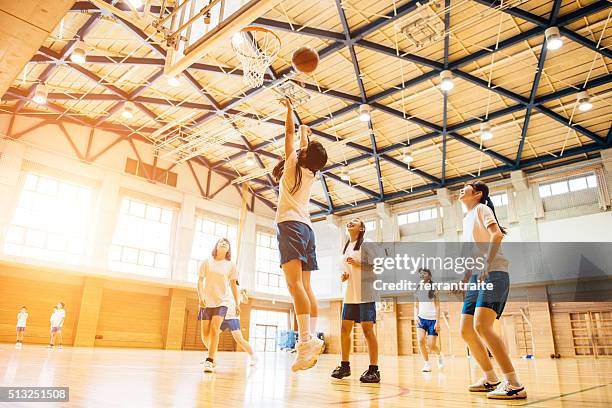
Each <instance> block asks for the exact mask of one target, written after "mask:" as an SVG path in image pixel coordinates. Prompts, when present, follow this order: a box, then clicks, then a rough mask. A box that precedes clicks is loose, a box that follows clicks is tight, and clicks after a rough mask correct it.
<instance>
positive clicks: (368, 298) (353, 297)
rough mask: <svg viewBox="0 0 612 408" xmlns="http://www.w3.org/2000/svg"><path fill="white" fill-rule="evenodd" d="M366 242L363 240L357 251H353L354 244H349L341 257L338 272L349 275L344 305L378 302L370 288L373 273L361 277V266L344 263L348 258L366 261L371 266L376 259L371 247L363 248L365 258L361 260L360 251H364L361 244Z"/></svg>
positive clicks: (371, 287)
mask: <svg viewBox="0 0 612 408" xmlns="http://www.w3.org/2000/svg"><path fill="white" fill-rule="evenodd" d="M366 242H370V241H368V240H364V241H363V243H362V245H361V247H360V248H359V249H358V250H355V244H356V242H349V244H348V247H346V252H345V253H344V254H343V255H342V263H341V265H340V270H341V272H348V274H349V278H348V280H347V285H346V292H345V293H344V303H349V304H357V303H370V302H376V301H377V300H378V296H377V292H376V291H375V290H374V287H373V286H372V285H373V283H374V279H375V278H374V272H372V271H370V272H366V273H367V274H368V275H367V276H362V274H361V266H355V265H351V264H349V263H347V261H346V260H347V259H348V258H353V259H356V260H358V261H359V262H363V261H367V263H368V264H369V265H372V264H373V263H374V258H375V257H376V254H375V253H374V251H373V248H372V245H366V246H365V251H366V252H365V257H364V259H363V260H362V259H361V250H362V249H364V246H363V244H365V243H366Z"/></svg>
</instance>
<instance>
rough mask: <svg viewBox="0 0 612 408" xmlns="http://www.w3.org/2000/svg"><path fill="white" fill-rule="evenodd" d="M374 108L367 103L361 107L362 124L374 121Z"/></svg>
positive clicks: (360, 117) (360, 118)
mask: <svg viewBox="0 0 612 408" xmlns="http://www.w3.org/2000/svg"><path fill="white" fill-rule="evenodd" d="M371 112H372V108H371V107H370V105H368V104H367V103H362V104H361V105H359V120H360V121H362V122H369V121H370V119H372V113H371Z"/></svg>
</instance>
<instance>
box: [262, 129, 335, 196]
mask: <svg viewBox="0 0 612 408" xmlns="http://www.w3.org/2000/svg"><path fill="white" fill-rule="evenodd" d="M301 153H302V149H298V150H297V151H296V154H297V158H298V162H297V166H295V184H294V185H293V187H291V190H290V191H289V193H290V194H294V193H295V192H296V191H298V190H299V189H300V187H301V186H302V167H305V168H307V169H308V170H310V171H311V172H312V174H313V175H315V174H317V171H319V170H321V169H322V168H323V167H325V164H327V151H326V150H325V148H324V147H323V145H322V144H321V143H319V142H317V141H316V140H313V141H309V142H308V145H307V146H306V156H305V157H303V156H302V155H301ZM284 170H285V159H281V160H280V161H279V162H278V163H277V164H276V166H274V169H273V170H272V176H273V177H274V180H275V181H276V182H277V183H279V182H280V179H281V177H282V176H283V172H284Z"/></svg>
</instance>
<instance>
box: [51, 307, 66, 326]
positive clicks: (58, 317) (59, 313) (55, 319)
mask: <svg viewBox="0 0 612 408" xmlns="http://www.w3.org/2000/svg"><path fill="white" fill-rule="evenodd" d="M65 318H66V311H65V310H64V309H55V312H53V314H52V315H51V327H61V326H63V324H64V322H63V320H64V319H65Z"/></svg>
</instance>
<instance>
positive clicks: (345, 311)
mask: <svg viewBox="0 0 612 408" xmlns="http://www.w3.org/2000/svg"><path fill="white" fill-rule="evenodd" d="M342 320H353V321H355V322H357V323H361V322H372V323H376V303H374V302H370V303H345V304H344V305H343V306H342Z"/></svg>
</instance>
